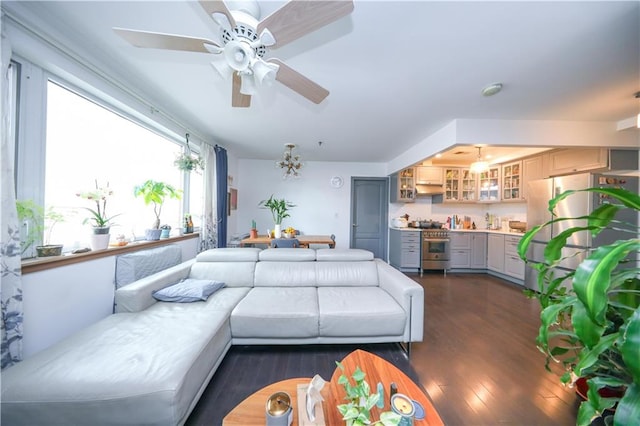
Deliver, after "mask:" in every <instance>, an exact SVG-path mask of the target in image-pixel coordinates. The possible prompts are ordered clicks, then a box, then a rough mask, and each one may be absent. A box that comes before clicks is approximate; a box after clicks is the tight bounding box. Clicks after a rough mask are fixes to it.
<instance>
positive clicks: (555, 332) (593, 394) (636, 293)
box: [518, 188, 640, 425]
mask: <svg viewBox="0 0 640 426" xmlns="http://www.w3.org/2000/svg"><path fill="white" fill-rule="evenodd" d="M585 191H586V192H593V193H594V194H593V195H594V196H598V197H601V198H600V199H606V200H610V201H611V202H610V203H605V204H601V205H600V207H598V208H597V209H596V210H594V211H593V212H592V213H591V214H590V215H588V216H583V217H581V218H579V219H582V220H584V226H576V227H572V228H569V229H567V230H565V231H564V232H561V233H560V234H558V235H557V236H555V237H554V238H552V239H551V240H550V241H549V242H548V243H547V245H546V247H545V252H544V261H541V262H539V263H534V262H532V261H530V260H527V256H526V254H527V251H528V248H529V245H530V244H531V242H532V240H533V239H534V236H535V235H536V234H537V233H538V232H540V230H541V229H542V228H545V227H549V226H551V225H552V224H553V223H556V222H560V221H563V220H567V219H568V218H558V217H554V218H553V219H552V220H551V221H549V222H547V223H544V224H542V225H539V226H536V227H534V228H533V229H531V230H530V231H529V232H527V233H526V234H525V235H524V236H523V238H522V240H521V242H520V245H519V247H518V252H519V255H520V257H521V258H522V259H523V260H525V262H527V263H528V265H529V267H532V268H535V269H536V270H537V271H538V277H539V278H538V287H539V288H538V290H539V291H538V292H533V291H529V292H528V294H529V295H530V296H531V297H535V298H537V299H538V301H539V302H540V306H541V308H542V312H541V314H540V319H541V326H540V331H539V334H538V337H537V344H538V347H539V348H540V350H541V351H542V352H543V353H545V355H546V358H547V359H546V367H547V370H549V371H551V370H550V368H549V364H550V363H551V362H552V361H553V362H557V363H562V365H563V366H564V368H565V371H564V374H563V375H562V376H561V381H562V382H563V383H571V384H573V383H574V382H576V381H577V380H578V379H583V381H584V380H586V382H587V384H588V390H587V395H586V397H587V399H586V400H585V401H583V402H582V403H581V405H580V409H579V411H578V418H577V424H578V425H589V424H591V422H592V421H593V420H594V419H595V418H597V417H604V418H605V423H606V424H611V422H610V421H611V420H612V419H611V418H609V419H608V420H607V419H606V418H607V417H613V424H614V425H629V424H637V422H638V419H640V402H639V401H640V269H639V268H638V267H637V263H636V262H637V260H636V259H635V257H636V256H637V254H638V252H639V251H640V239H639V238H638V226H637V225H636V224H629V223H625V222H622V221H619V220H617V219H616V214H617V212H618V211H619V210H621V209H632V210H634V211H635V212H636V213H637V212H638V211H640V196H638V194H635V193H632V192H630V191H627V190H624V189H619V188H588V189H585V190H582V191H566V192H564V193H562V194H559V195H558V196H556V197H555V198H553V199H552V200H551V201H550V202H549V210H550V211H553V208H554V207H555V206H556V204H557V203H558V202H560V201H561V200H563V199H565V198H566V197H569V196H571V195H572V194H574V193H576V192H585ZM574 219H576V218H574ZM605 229H616V230H618V231H624V232H627V233H628V235H629V238H628V239H619V240H617V241H615V242H613V243H611V244H607V245H602V246H600V247H597V248H595V249H594V250H591V251H589V252H587V253H585V255H586V258H585V259H584V260H583V261H582V262H581V263H580V264H579V265H578V267H577V268H576V270H575V271H569V272H566V270H564V271H563V269H559V266H560V265H561V262H562V261H563V260H565V259H566V258H567V257H565V256H563V251H562V250H563V249H564V248H565V246H566V244H567V240H568V239H570V237H571V236H572V235H573V234H575V233H578V232H590V233H591V234H592V235H594V236H595V235H598V234H599V233H600V232H602V231H603V230H605ZM567 282H569V283H570V284H571V285H570V286H568V287H565V286H563V284H565V283H567ZM606 389H617V390H619V391H620V394H618V395H615V394H613V395H608V397H603V396H602V394H603V391H604V390H606ZM614 407H615V412H614V413H612V408H614Z"/></svg>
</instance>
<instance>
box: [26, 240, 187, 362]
mask: <svg viewBox="0 0 640 426" xmlns="http://www.w3.org/2000/svg"><path fill="white" fill-rule="evenodd" d="M199 242H200V239H199V238H190V239H187V240H182V241H177V242H176V244H178V245H179V246H180V247H181V248H182V260H183V261H186V260H189V259H193V258H194V257H195V255H196V253H197V249H198V246H199ZM115 268H116V255H113V256H108V257H101V258H99V259H94V260H90V261H87V262H80V263H74V264H71V265H65V266H61V267H58V268H53V269H47V270H44V271H39V272H33V273H30V274H26V275H23V276H22V291H23V293H22V296H23V302H22V303H23V308H24V322H23V332H24V338H23V341H22V342H23V349H22V350H23V356H24V358H28V357H30V356H32V355H33V354H35V353H37V352H39V351H41V350H43V349H45V348H47V347H49V346H51V345H53V344H54V343H56V342H59V341H60V340H62V339H64V338H65V337H67V336H69V335H71V334H72V333H74V332H76V331H79V330H81V329H83V328H85V327H87V326H89V325H91V324H93V323H95V322H97V321H99V320H100V319H102V318H105V317H107V316H109V315H111V313H112V312H113V299H114V289H115Z"/></svg>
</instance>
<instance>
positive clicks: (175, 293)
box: [152, 278, 225, 303]
mask: <svg viewBox="0 0 640 426" xmlns="http://www.w3.org/2000/svg"><path fill="white" fill-rule="evenodd" d="M224 286H225V284H224V283H223V282H220V281H215V280H196V279H192V278H185V279H183V280H182V281H180V282H179V283H177V284H173V285H171V286H169V287H165V288H163V289H160V290H157V291H154V292H153V293H152V296H153V297H154V298H155V299H156V300H160V301H162V302H179V303H189V302H198V301H200V300H207V298H208V297H209V296H211V295H212V294H213V293H215V292H216V291H218V290H220V289H221V288H222V287H224Z"/></svg>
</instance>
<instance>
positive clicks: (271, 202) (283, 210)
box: [258, 194, 295, 238]
mask: <svg viewBox="0 0 640 426" xmlns="http://www.w3.org/2000/svg"><path fill="white" fill-rule="evenodd" d="M258 205H259V206H260V207H261V208H263V209H269V210H271V216H272V217H273V222H274V224H275V228H274V236H275V238H280V237H281V236H282V219H284V218H287V217H289V213H288V212H289V209H291V208H293V207H295V204H292V203H291V202H289V201H287V200H285V199H284V198H281V199H277V198H273V194H271V196H270V197H269V198H268V199H267V200H262V201H260V203H258Z"/></svg>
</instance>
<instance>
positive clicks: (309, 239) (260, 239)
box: [240, 235, 336, 248]
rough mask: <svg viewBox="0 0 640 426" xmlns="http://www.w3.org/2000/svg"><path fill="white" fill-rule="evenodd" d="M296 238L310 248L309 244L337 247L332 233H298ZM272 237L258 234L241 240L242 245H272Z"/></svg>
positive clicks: (301, 244) (303, 245)
mask: <svg viewBox="0 0 640 426" xmlns="http://www.w3.org/2000/svg"><path fill="white" fill-rule="evenodd" d="M295 239H297V240H298V241H299V242H300V247H302V248H309V244H326V245H328V246H329V248H335V247H336V240H335V239H333V238H331V235H296V236H295ZM271 240H273V238H271V237H270V236H268V235H258V236H257V237H256V238H251V237H249V238H244V239H243V240H241V241H240V247H245V246H254V245H256V244H266V245H267V246H269V245H271Z"/></svg>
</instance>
